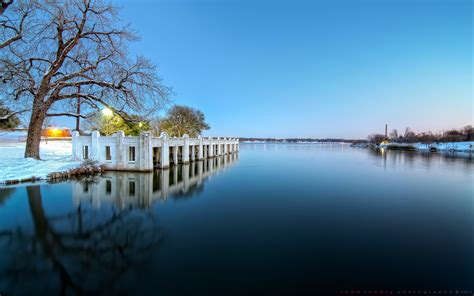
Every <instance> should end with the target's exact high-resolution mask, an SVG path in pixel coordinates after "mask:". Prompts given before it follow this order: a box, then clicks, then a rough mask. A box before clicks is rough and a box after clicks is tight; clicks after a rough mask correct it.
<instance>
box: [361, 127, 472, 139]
mask: <svg viewBox="0 0 474 296" xmlns="http://www.w3.org/2000/svg"><path fill="white" fill-rule="evenodd" d="M368 140H369V142H370V143H373V144H380V143H381V142H383V141H389V142H393V143H436V142H439V143H445V142H464V141H474V128H473V127H472V125H468V126H465V127H464V128H461V129H452V130H448V131H443V132H438V133H432V132H422V133H415V132H413V131H411V130H410V128H408V127H407V128H406V129H405V132H404V133H403V134H399V133H398V131H397V130H396V129H394V130H392V131H391V132H390V133H389V134H388V135H387V137H385V135H382V134H372V135H370V136H369V137H368Z"/></svg>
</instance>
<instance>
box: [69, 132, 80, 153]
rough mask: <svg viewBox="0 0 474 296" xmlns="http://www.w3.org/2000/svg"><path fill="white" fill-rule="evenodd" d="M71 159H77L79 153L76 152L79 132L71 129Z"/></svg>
mask: <svg viewBox="0 0 474 296" xmlns="http://www.w3.org/2000/svg"><path fill="white" fill-rule="evenodd" d="M71 136H72V159H73V160H78V159H79V154H78V152H77V148H78V146H79V145H78V144H77V140H78V138H79V132H78V131H73V132H72V134H71Z"/></svg>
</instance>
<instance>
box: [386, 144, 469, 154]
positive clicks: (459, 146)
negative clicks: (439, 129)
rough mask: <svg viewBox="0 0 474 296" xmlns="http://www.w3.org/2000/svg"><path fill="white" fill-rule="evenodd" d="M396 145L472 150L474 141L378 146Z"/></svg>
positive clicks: (459, 150) (422, 148)
mask: <svg viewBox="0 0 474 296" xmlns="http://www.w3.org/2000/svg"><path fill="white" fill-rule="evenodd" d="M387 146H392V147H393V146H398V147H413V148H415V149H417V150H430V149H431V148H436V150H437V151H453V152H471V153H472V152H474V142H472V141H471V142H447V143H432V144H423V143H414V144H408V143H388V144H381V145H380V147H387Z"/></svg>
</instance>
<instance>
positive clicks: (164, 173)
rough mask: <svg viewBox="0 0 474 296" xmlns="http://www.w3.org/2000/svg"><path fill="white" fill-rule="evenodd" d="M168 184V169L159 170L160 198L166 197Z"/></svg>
mask: <svg viewBox="0 0 474 296" xmlns="http://www.w3.org/2000/svg"><path fill="white" fill-rule="evenodd" d="M169 186H170V170H163V171H161V198H162V199H166V197H168V191H169Z"/></svg>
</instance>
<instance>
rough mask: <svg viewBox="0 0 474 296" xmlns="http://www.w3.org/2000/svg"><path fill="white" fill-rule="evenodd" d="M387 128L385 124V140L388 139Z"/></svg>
mask: <svg viewBox="0 0 474 296" xmlns="http://www.w3.org/2000/svg"><path fill="white" fill-rule="evenodd" d="M387 127H388V125H387V124H385V139H388V138H387Z"/></svg>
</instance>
